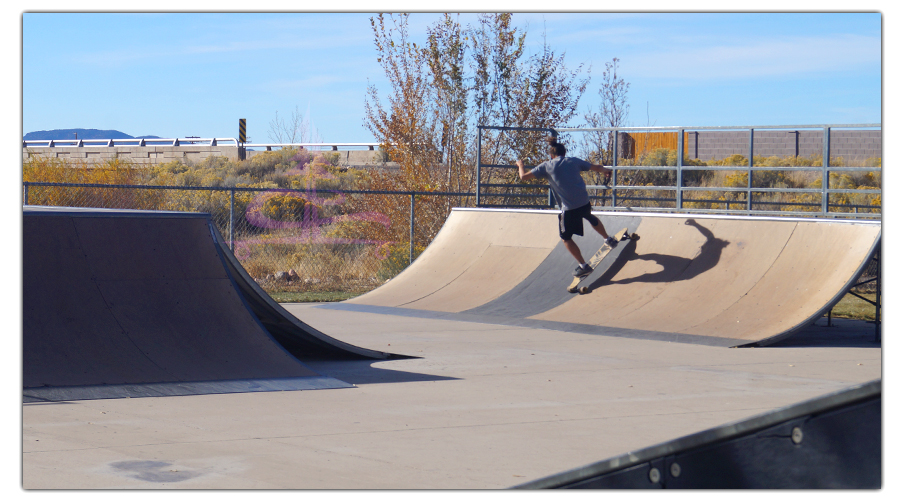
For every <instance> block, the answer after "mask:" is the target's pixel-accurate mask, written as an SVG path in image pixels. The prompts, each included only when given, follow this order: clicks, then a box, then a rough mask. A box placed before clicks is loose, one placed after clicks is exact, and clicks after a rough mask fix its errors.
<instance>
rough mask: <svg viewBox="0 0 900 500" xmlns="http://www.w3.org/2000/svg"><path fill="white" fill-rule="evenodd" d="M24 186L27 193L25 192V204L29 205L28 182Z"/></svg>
mask: <svg viewBox="0 0 900 500" xmlns="http://www.w3.org/2000/svg"><path fill="white" fill-rule="evenodd" d="M22 187H23V188H24V189H25V193H24V197H25V203H24V204H25V205H27V204H28V184H25V185H24V186H22Z"/></svg>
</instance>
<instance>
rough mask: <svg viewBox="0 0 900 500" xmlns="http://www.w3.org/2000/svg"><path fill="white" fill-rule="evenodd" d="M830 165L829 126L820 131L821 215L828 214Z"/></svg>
mask: <svg viewBox="0 0 900 500" xmlns="http://www.w3.org/2000/svg"><path fill="white" fill-rule="evenodd" d="M830 166H831V127H825V130H824V131H823V132H822V215H823V216H825V215H828V187H829V186H828V185H829V183H830V179H829V176H828V167H830Z"/></svg>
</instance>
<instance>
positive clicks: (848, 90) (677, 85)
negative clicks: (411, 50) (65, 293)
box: [22, 12, 883, 143]
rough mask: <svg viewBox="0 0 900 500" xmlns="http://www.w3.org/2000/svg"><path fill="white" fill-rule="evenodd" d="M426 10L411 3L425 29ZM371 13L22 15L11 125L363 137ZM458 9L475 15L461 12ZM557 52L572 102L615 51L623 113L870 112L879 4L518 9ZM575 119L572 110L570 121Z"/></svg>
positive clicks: (371, 57) (876, 80)
mask: <svg viewBox="0 0 900 500" xmlns="http://www.w3.org/2000/svg"><path fill="white" fill-rule="evenodd" d="M438 16H439V14H437V13H420V14H412V16H411V28H412V30H411V32H412V39H413V41H419V42H421V41H424V39H425V29H426V27H427V26H428V25H429V24H431V23H432V22H434V20H436V19H437V18H438ZM370 17H371V14H368V13H332V14H324V13H261V14H252V13H120V14H104V13H38V12H35V13H29V12H24V13H23V14H22V133H27V132H31V131H36V130H49V129H58V128H97V129H116V130H120V131H122V132H125V133H127V134H131V135H158V136H162V137H186V136H192V135H193V136H200V137H235V136H236V135H237V122H238V119H239V118H246V119H247V128H248V135H249V138H250V140H251V141H252V142H257V143H261V142H270V138H269V137H268V135H269V133H268V132H269V123H270V122H271V121H272V119H273V118H274V117H275V113H276V112H278V113H279V115H280V116H282V117H285V116H289V115H290V113H291V112H292V111H293V110H294V109H295V108H299V110H300V112H301V113H302V114H304V115H305V116H306V117H308V118H309V119H311V121H312V123H313V125H314V127H315V128H316V129H317V130H318V132H319V135H320V136H321V138H322V139H323V140H325V141H330V142H371V141H374V140H375V138H374V137H373V136H372V135H371V134H370V133H369V131H368V130H367V129H366V128H365V127H364V126H363V120H364V102H365V98H366V87H367V85H368V84H370V83H371V84H374V85H375V86H377V87H378V88H379V90H380V92H381V95H382V97H384V96H385V95H386V94H387V90H388V87H387V84H386V80H385V79H384V76H383V72H382V70H381V68H380V66H379V65H378V63H377V61H376V56H375V50H374V46H373V43H372V31H371V28H370V25H369V18H370ZM460 19H461V21H462V22H463V23H464V24H465V23H468V22H474V20H475V15H474V14H463V15H462V16H461V18H460ZM513 19H514V22H515V24H516V25H518V26H520V27H523V28H526V29H527V32H528V40H529V41H530V44H529V50H530V51H536V50H538V49H539V47H540V44H541V42H542V38H543V37H544V36H546V40H547V43H548V44H549V45H550V46H551V48H553V49H554V50H555V51H556V52H557V53H558V54H559V53H565V57H566V64H567V66H568V67H569V68H572V69H574V68H575V67H577V66H578V65H579V64H582V63H583V64H584V65H585V67H587V66H591V68H592V69H591V83H590V85H589V87H588V90H587V92H586V93H585V96H584V98H583V99H582V101H581V114H583V113H584V111H587V109H588V107H590V108H593V109H597V108H598V107H599V96H598V90H599V83H600V77H601V73H602V70H603V66H604V63H605V62H607V61H610V60H611V59H612V58H613V57H617V58H619V59H620V60H621V63H620V70H619V75H620V76H622V77H623V78H624V79H625V80H626V81H628V82H629V83H630V84H631V87H630V91H629V93H628V97H629V104H630V106H631V109H630V114H629V120H628V121H629V124H630V125H634V126H643V125H656V126H674V125H685V126H717V125H799V124H824V123H845V124H846V123H880V122H881V121H882V116H881V114H882V87H881V85H882V40H881V38H882V21H883V18H882V15H881V14H880V13H818V14H817V13H768V14H765V13H520V14H515V15H514V17H513ZM577 123H578V122H577V121H576V122H575V123H574V124H577Z"/></svg>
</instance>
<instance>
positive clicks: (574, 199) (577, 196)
mask: <svg viewBox="0 0 900 500" xmlns="http://www.w3.org/2000/svg"><path fill="white" fill-rule="evenodd" d="M547 141H548V142H549V143H550V146H549V148H548V152H549V153H550V160H548V161H545V162H544V163H541V164H540V165H538V166H537V167H535V168H533V169H532V170H531V171H530V172H528V173H526V172H525V164H524V163H522V160H516V165H517V166H518V167H519V178H521V179H522V180H524V181H527V180H529V179H547V180H548V181H549V182H550V189H552V190H553V194H554V196H555V197H556V200H557V201H558V202H559V206H560V208H561V209H562V213H561V214H559V237H560V238H562V240H563V244H564V245H565V246H566V249H567V250H568V251H569V253H571V254H572V256H573V257H575V260H577V261H578V268H577V269H575V273H574V275H575V276H584V275H586V274H589V273H590V272H592V271H593V269H591V266H589V265H588V263H587V262H585V261H584V257H582V255H581V249H579V248H578V245H577V244H576V243H575V242H574V241H572V236H573V235H576V234H577V235H578V236H584V224H583V222H582V219H587V220H588V222H590V223H591V227H593V228H594V230H595V231H597V232H598V233H600V236H603V237H604V238H606V243H607V244H608V245H609V246H610V247H615V246H616V243H617V242H616V239H615V238H613V237H611V236H610V235H609V234H608V233H607V232H606V229H605V228H604V227H603V223H601V222H600V219H598V218H597V217H596V216H594V215H593V214H592V213H591V200H590V198H588V193H587V187H586V186H585V184H584V179H582V178H581V172H584V171H587V170H592V171H594V172H601V173H603V174H611V173H612V171H611V170H609V169H608V168H606V167H604V166H603V165H593V164H591V163H589V162H586V161H584V160H582V159H580V158H573V157H568V156H566V147H565V146H564V145H562V144H561V143H559V142H557V141H556V138H555V137H548V138H547Z"/></svg>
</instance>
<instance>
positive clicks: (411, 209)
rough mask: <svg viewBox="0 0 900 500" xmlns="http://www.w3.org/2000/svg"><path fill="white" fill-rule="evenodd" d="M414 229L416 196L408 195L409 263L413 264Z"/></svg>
mask: <svg viewBox="0 0 900 500" xmlns="http://www.w3.org/2000/svg"><path fill="white" fill-rule="evenodd" d="M415 229H416V195H414V194H411V195H409V263H410V264H412V262H413V249H414V248H415V243H414V242H415Z"/></svg>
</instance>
